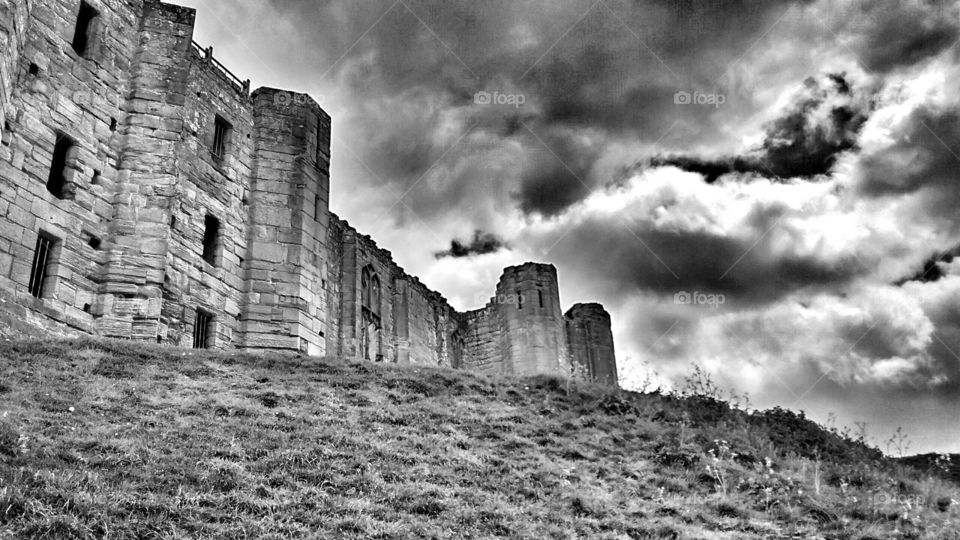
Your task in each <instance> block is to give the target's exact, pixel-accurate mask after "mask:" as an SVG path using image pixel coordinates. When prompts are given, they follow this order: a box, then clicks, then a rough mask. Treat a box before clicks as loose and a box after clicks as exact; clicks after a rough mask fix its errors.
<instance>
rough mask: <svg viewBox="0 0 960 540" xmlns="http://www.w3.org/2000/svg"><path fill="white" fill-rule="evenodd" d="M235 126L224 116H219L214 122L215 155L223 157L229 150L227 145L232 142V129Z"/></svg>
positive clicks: (213, 151) (213, 150)
mask: <svg viewBox="0 0 960 540" xmlns="http://www.w3.org/2000/svg"><path fill="white" fill-rule="evenodd" d="M232 129H233V126H231V125H230V122H227V121H226V120H224V119H223V118H220V117H219V116H217V118H216V120H214V122H213V148H212V150H211V151H212V153H213V155H214V157H217V158H220V159H222V158H223V157H224V155H226V152H227V145H228V144H229V143H230V131H231V130H232Z"/></svg>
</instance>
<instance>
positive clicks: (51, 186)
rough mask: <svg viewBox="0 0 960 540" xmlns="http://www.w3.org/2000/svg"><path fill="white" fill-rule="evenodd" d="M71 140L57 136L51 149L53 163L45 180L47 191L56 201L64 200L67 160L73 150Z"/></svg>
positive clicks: (64, 136) (60, 135)
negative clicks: (55, 142)
mask: <svg viewBox="0 0 960 540" xmlns="http://www.w3.org/2000/svg"><path fill="white" fill-rule="evenodd" d="M73 146H74V142H73V139H71V138H70V137H67V136H66V135H63V134H57V144H56V145H54V147H53V162H52V163H51V164H50V176H49V177H48V178H47V191H49V192H50V193H52V194H53V196H54V197H56V198H58V199H62V198H64V191H65V190H64V187H65V186H66V183H67V160H68V158H69V157H70V151H71V150H73Z"/></svg>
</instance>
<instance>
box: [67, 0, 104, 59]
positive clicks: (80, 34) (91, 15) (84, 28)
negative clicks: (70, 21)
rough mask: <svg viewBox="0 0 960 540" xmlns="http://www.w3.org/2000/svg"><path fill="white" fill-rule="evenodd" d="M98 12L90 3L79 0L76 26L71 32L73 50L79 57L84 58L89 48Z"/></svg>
mask: <svg viewBox="0 0 960 540" xmlns="http://www.w3.org/2000/svg"><path fill="white" fill-rule="evenodd" d="M99 15H100V13H98V12H97V10H96V9H94V8H93V6H91V5H90V4H88V3H86V2H83V1H81V2H80V12H79V13H78V14H77V28H76V30H74V33H73V43H72V45H73V50H74V51H75V52H76V53H77V54H78V55H80V57H81V58H86V56H87V53H88V52H89V49H90V44H91V42H93V38H94V32H95V31H96V27H97V24H96V22H97V17H98V16H99Z"/></svg>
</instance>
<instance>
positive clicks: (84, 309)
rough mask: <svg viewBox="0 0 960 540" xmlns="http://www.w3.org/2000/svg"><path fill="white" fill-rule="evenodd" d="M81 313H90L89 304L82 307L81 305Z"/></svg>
mask: <svg viewBox="0 0 960 540" xmlns="http://www.w3.org/2000/svg"><path fill="white" fill-rule="evenodd" d="M83 312H84V313H90V304H84V305H83Z"/></svg>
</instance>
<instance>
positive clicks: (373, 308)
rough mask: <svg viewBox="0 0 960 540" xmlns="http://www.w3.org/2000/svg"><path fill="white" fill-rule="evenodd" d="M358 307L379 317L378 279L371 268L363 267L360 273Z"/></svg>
mask: <svg viewBox="0 0 960 540" xmlns="http://www.w3.org/2000/svg"><path fill="white" fill-rule="evenodd" d="M360 305H361V306H362V307H363V308H364V309H367V310H369V311H370V313H372V314H374V315H377V316H379V315H380V278H379V277H377V274H376V273H374V271H373V267H371V266H366V267H364V269H363V271H362V272H361V273H360Z"/></svg>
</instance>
